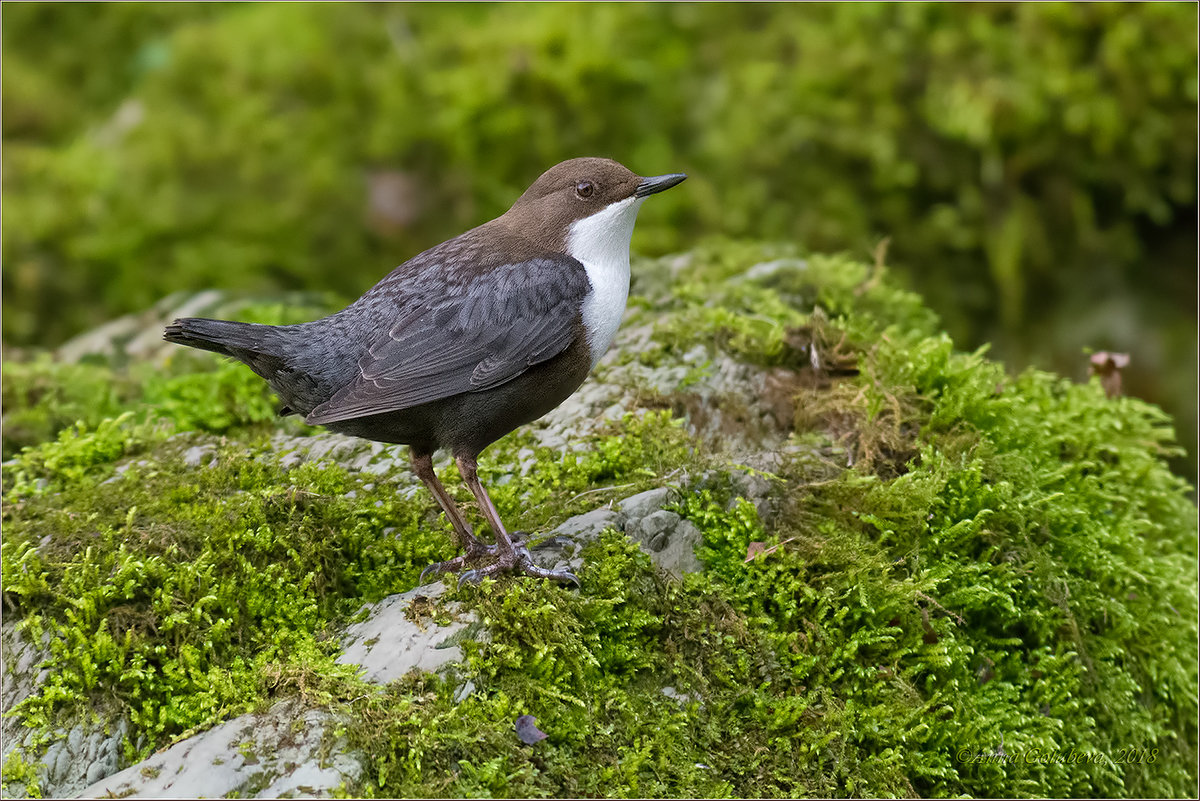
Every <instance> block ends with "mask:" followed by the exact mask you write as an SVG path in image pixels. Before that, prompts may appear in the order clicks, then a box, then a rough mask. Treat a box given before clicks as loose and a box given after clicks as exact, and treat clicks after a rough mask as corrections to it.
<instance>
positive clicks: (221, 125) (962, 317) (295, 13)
mask: <svg viewBox="0 0 1200 801" xmlns="http://www.w3.org/2000/svg"><path fill="white" fill-rule="evenodd" d="M3 15H4V19H3V21H4V55H3V60H4V63H3V66H4V75H3V81H4V83H3V91H4V97H3V125H4V129H3V134H4V138H5V144H6V147H5V149H4V190H3V191H4V201H5V204H4V205H5V216H4V245H3V257H4V264H5V269H4V276H3V288H4V321H3V335H4V341H5V343H6V344H10V345H12V344H17V345H54V344H57V343H59V342H61V341H62V340H64V339H65V338H67V337H69V336H71V335H72V334H75V333H77V332H79V331H81V330H83V329H85V328H87V327H89V326H92V325H94V324H96V323H98V322H100V321H103V320H105V319H108V318H111V317H113V316H115V315H117V314H120V313H123V312H126V311H130V310H133V309H137V308H141V307H144V306H146V305H148V304H150V303H152V302H153V301H155V300H157V299H158V298H159V297H161V296H163V295H165V294H166V293H168V292H169V291H173V290H178V289H200V288H206V287H210V286H222V287H229V288H234V289H243V290H260V289H275V288H278V287H281V286H287V287H295V286H302V287H305V288H311V289H317V290H332V291H334V292H336V293H339V294H340V295H342V296H344V297H345V298H347V299H350V298H352V297H354V296H356V295H357V294H358V293H359V292H360V291H361V290H362V289H363V288H365V287H366V286H368V285H370V284H371V283H372V282H373V281H374V280H376V279H377V278H378V277H379V276H380V275H381V274H382V273H383V272H384V271H385V270H386V269H387V268H388V267H390V266H391V265H394V264H396V263H398V262H400V261H401V260H403V259H405V258H407V257H408V256H410V255H412V254H413V253H414V252H416V251H417V250H419V249H421V248H424V247H427V246H429V245H431V244H433V243H435V242H438V241H440V240H442V239H444V238H446V237H448V236H451V235H453V234H455V233H457V232H459V231H461V230H463V229H464V228H465V227H468V226H470V225H474V224H477V223H478V222H479V221H481V220H484V219H487V218H489V217H491V216H493V215H495V214H497V213H498V212H500V211H502V210H503V209H504V208H506V207H507V205H508V204H509V203H510V202H511V201H512V199H513V198H514V197H515V196H516V194H517V193H518V192H519V191H521V189H523V188H524V187H525V186H526V185H527V184H528V183H529V182H530V181H531V179H532V178H533V177H535V176H536V175H537V174H538V173H539V172H541V171H542V170H543V169H545V168H546V167H548V166H549V165H551V164H553V163H555V162H557V161H559V160H561V159H563V158H567V157H570V156H575V155H580V154H607V155H611V156H613V157H616V158H618V159H620V160H622V161H624V162H626V163H627V164H629V165H630V166H632V167H633V168H634V169H635V170H639V171H643V172H646V173H656V172H667V171H674V170H684V171H687V172H688V173H690V174H691V176H692V178H691V181H690V182H689V184H688V185H687V191H686V192H678V193H669V194H668V195H664V196H663V198H662V199H661V200H660V201H657V202H656V204H655V206H654V208H653V209H647V212H646V214H644V215H643V220H642V222H641V224H640V225H639V231H638V235H637V239H636V242H635V248H637V249H638V250H640V251H642V252H647V253H651V254H654V253H662V252H666V251H669V250H674V249H681V248H684V247H686V246H688V245H690V244H691V243H692V242H694V241H695V240H696V239H697V238H698V237H701V236H704V235H706V234H712V233H723V234H727V235H733V236H752V237H755V238H761V237H769V238H785V239H790V240H795V241H799V242H802V243H804V245H805V246H807V247H809V248H812V249H814V250H822V251H825V250H830V249H846V250H849V251H851V252H853V253H855V254H857V255H860V256H861V255H864V254H866V253H867V252H869V251H870V250H871V249H872V248H874V247H875V245H876V244H877V243H878V242H879V241H880V240H881V239H882V238H883V237H884V236H888V237H890V238H891V251H890V258H891V261H892V262H893V263H895V264H896V265H897V266H898V267H900V268H901V269H902V270H903V271H905V272H906V273H907V275H908V276H909V280H910V281H911V283H912V284H913V285H915V286H916V288H918V289H919V290H920V291H921V292H922V294H924V295H925V296H927V297H928V298H929V300H930V303H931V304H932V305H933V306H934V308H936V309H937V310H938V311H939V313H940V314H941V316H942V317H943V319H944V320H945V321H946V325H947V326H948V328H949V329H950V331H951V333H952V334H953V335H954V336H955V338H956V340H957V341H959V342H960V343H961V344H963V345H965V346H974V345H977V344H979V343H982V342H985V341H993V342H995V344H996V351H995V352H996V353H997V354H998V355H1000V356H1002V357H1006V358H1008V359H1009V360H1010V361H1013V362H1015V363H1017V364H1023V363H1036V364H1039V365H1041V366H1053V367H1056V368H1057V369H1058V370H1059V371H1060V372H1063V373H1065V374H1067V375H1072V376H1075V377H1082V375H1083V372H1084V365H1085V360H1084V358H1083V357H1082V355H1081V348H1083V347H1093V348H1096V349H1114V350H1120V351H1128V352H1130V353H1132V354H1133V361H1132V366H1131V368H1130V371H1129V375H1128V377H1127V382H1126V386H1127V387H1128V388H1131V389H1132V390H1133V391H1135V392H1137V393H1139V394H1141V395H1143V396H1144V397H1148V398H1150V399H1151V400H1155V401H1158V402H1162V403H1164V404H1165V405H1167V406H1168V407H1169V408H1171V409H1172V410H1173V411H1174V412H1175V413H1176V415H1177V416H1179V417H1181V418H1183V419H1184V420H1185V421H1187V422H1186V423H1185V427H1184V429H1183V431H1182V432H1181V433H1182V434H1183V436H1182V438H1183V439H1184V441H1190V440H1192V439H1193V434H1194V427H1193V425H1194V424H1193V423H1192V422H1191V418H1194V416H1195V408H1196V405H1195V388H1196V373H1195V368H1194V367H1193V365H1195V363H1196V314H1195V311H1196V307H1195V304H1194V298H1195V290H1196V255H1197V254H1196V227H1195V219H1196V180H1195V176H1196V168H1197V157H1196V141H1197V126H1196V100H1197V79H1196V68H1197V44H1196V20H1197V16H1196V15H1197V12H1196V6H1195V5H1194V4H1183V3H1179V4H1175V3H1167V4H1029V5H1026V4H1010V5H984V6H980V5H970V6H966V5H949V4H895V5H872V4H845V5H842V4H799V5H790V4H781V5H775V4H766V5H762V4H700V5H691V4H663V5H638V4H633V5H624V4H622V5H616V4H587V5H575V4H561V5H560V4H543V5H537V6H529V5H520V4H513V5H509V4H496V5H453V6H445V5H436V4H401V5H391V4H380V5H373V4H355V5H345V4H337V5H322V4H295V5H294V4H283V5H271V4H262V5H236V4H235V5H224V4H221V5H209V4H132V5H126V4H105V5H87V4H69V3H68V4H16V5H7V6H6V7H5V8H4V11H3ZM1192 459H1193V460H1194V454H1193V456H1192ZM1193 469H1194V468H1193Z"/></svg>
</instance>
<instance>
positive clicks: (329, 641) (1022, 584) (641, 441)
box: [3, 242, 1197, 797]
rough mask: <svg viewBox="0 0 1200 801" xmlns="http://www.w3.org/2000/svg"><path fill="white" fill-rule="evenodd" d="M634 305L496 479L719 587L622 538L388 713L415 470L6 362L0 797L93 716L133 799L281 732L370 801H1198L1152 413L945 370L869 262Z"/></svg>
mask: <svg viewBox="0 0 1200 801" xmlns="http://www.w3.org/2000/svg"><path fill="white" fill-rule="evenodd" d="M634 272H635V285H634V288H633V291H634V295H635V297H634V298H633V299H632V300H631V304H630V312H629V315H628V317H627V320H626V323H625V326H624V327H623V329H622V333H621V334H620V336H619V338H618V341H617V344H616V346H615V347H614V349H613V351H612V352H611V353H610V354H609V355H608V356H607V357H606V359H605V360H604V362H602V364H601V366H600V367H599V368H598V370H597V374H596V376H594V377H593V378H592V379H590V380H589V383H588V384H587V385H585V387H584V388H583V389H582V390H581V391H580V394H579V395H578V396H577V397H576V398H573V399H572V400H571V401H568V403H567V404H564V407H562V408H561V409H560V410H558V411H556V412H555V413H554V414H552V415H551V416H549V417H548V418H547V419H545V420H543V421H539V422H538V423H536V424H533V425H531V426H528V427H526V428H524V429H522V430H520V431H517V432H514V433H513V434H512V435H510V436H509V437H507V438H506V439H505V440H502V441H501V442H500V443H497V445H496V446H494V447H493V448H492V449H490V450H488V451H487V452H485V454H484V459H483V461H484V465H483V468H484V469H483V471H482V472H483V473H484V474H485V481H486V482H487V483H488V485H489V487H491V488H493V497H494V499H495V501H496V503H497V505H498V507H499V508H500V512H501V514H502V515H503V516H504V517H505V519H506V520H507V521H509V523H510V525H512V526H513V528H515V529H525V530H530V531H533V532H536V533H543V534H544V533H545V532H548V531H550V530H551V529H554V528H555V527H556V526H558V525H560V524H561V523H563V521H564V520H566V519H568V518H569V517H571V516H573V515H578V514H583V513H586V512H589V511H592V510H596V509H599V508H601V507H604V506H606V505H608V504H609V503H610V502H614V501H618V500H620V499H622V498H627V497H629V496H632V495H635V494H638V493H641V492H645V491H647V490H651V489H655V488H659V487H665V486H672V487H674V488H675V490H676V491H677V493H678V494H677V495H676V496H674V499H673V502H672V504H671V505H670V506H669V511H671V512H673V513H674V514H676V515H679V516H680V517H682V518H684V519H686V520H688V521H690V522H691V524H692V525H694V526H695V527H696V528H697V529H699V531H700V532H701V535H702V538H703V544H702V545H701V546H700V548H699V549H698V554H697V555H698V556H699V558H700V560H701V562H702V563H703V565H704V569H703V570H702V571H699V572H692V573H687V574H685V575H684V576H683V577H682V578H674V577H671V576H669V575H667V574H665V573H664V572H662V571H660V570H658V569H656V567H655V565H654V562H653V561H652V560H651V558H650V556H649V555H648V554H647V553H645V552H644V551H643V550H642V549H641V548H639V547H638V546H637V545H636V544H635V543H634V542H632V541H631V540H630V539H629V538H628V537H627V536H626V535H625V533H624V532H621V531H614V530H611V529H610V530H608V531H606V532H605V533H603V534H601V535H600V536H599V537H598V538H596V539H595V540H594V541H592V542H591V543H590V544H589V545H587V546H586V548H585V549H584V552H583V558H584V562H583V566H582V568H581V570H580V578H581V580H582V585H583V586H582V588H581V589H580V590H578V591H573V590H567V589H563V588H559V587H555V586H551V585H548V584H543V583H538V582H533V581H527V580H521V581H513V582H508V581H504V582H485V584H484V585H483V586H482V587H478V588H474V587H463V588H451V589H448V590H447V591H446V592H445V593H443V594H442V596H440V597H439V598H438V599H436V600H433V601H430V602H429V603H430V606H429V607H428V609H426V610H425V613H426V614H428V615H430V616H432V617H433V618H434V619H437V617H438V616H439V615H444V614H446V612H445V611H444V609H445V607H443V603H453V604H455V607H454V608H456V609H464V610H469V611H470V613H471V614H473V615H475V616H477V619H478V620H479V621H481V622H482V626H483V629H485V630H486V632H487V636H486V637H476V636H471V637H465V638H463V639H462V640H461V641H458V642H457V643H456V644H457V645H458V646H459V647H460V648H461V649H462V659H461V663H460V664H459V665H458V667H457V668H456V670H455V671H454V672H453V674H445V675H442V674H428V673H420V672H412V673H409V674H407V675H406V676H404V677H403V678H401V679H399V680H395V681H392V682H390V683H388V684H386V685H383V686H382V687H380V686H377V685H374V684H371V683H369V682H367V681H365V680H364V679H363V678H362V677H360V676H358V675H357V674H356V673H355V670H354V667H353V666H350V665H344V664H339V662H338V661H337V659H338V656H339V653H340V649H341V644H340V640H339V636H340V633H341V632H342V631H344V630H345V628H346V627H347V625H349V624H350V622H351V621H352V620H353V619H354V618H355V616H356V614H357V613H358V610H359V609H360V608H361V607H362V606H363V605H364V604H370V603H373V602H377V601H379V600H381V599H383V598H386V597H389V596H392V595H395V594H397V593H402V592H406V591H409V590H411V589H413V588H414V587H415V586H416V585H417V583H418V575H419V573H420V571H421V569H422V568H423V567H424V566H425V565H426V564H428V563H429V562H431V561H435V560H438V559H444V558H447V557H449V556H450V555H452V547H451V540H450V536H449V531H448V526H447V525H446V523H445V521H444V520H443V519H442V518H441V516H440V515H439V514H438V512H437V508H436V506H435V505H434V503H433V501H432V500H431V499H430V498H429V497H428V496H427V495H426V494H425V493H423V492H422V491H420V490H419V489H418V488H417V485H416V483H415V482H414V481H413V479H412V477H411V475H406V474H405V473H404V471H403V470H399V469H398V470H396V471H395V473H394V474H393V473H392V472H391V471H392V467H393V466H394V465H402V464H403V450H402V449H392V448H383V447H381V446H372V445H371V444H368V443H355V442H354V441H352V440H344V439H337V441H334V440H333V439H331V438H329V437H328V435H323V434H320V432H317V431H314V430H312V429H307V428H305V427H303V426H302V425H300V424H298V423H295V422H292V421H287V422H280V421H276V420H274V419H273V418H272V414H271V412H272V410H273V408H274V407H273V399H272V398H271V397H270V395H269V393H268V392H267V391H266V390H265V388H264V387H262V386H261V382H259V381H258V379H257V378H255V377H254V376H253V375H252V374H250V372H249V371H248V370H246V369H245V368H243V367H241V366H239V365H233V364H224V363H221V362H219V361H217V360H216V359H215V358H214V359H211V360H210V359H208V357H207V356H206V355H202V357H203V358H202V359H201V360H196V359H199V358H200V357H192V356H188V357H187V358H183V357H182V356H172V357H171V359H170V361H166V362H163V361H158V362H153V363H136V362H135V363H133V364H129V365H120V364H116V365H115V366H113V365H110V364H104V363H97V364H91V365H87V366H86V370H85V366H81V365H76V364H62V363H59V362H55V361H50V360H42V361H40V362H36V363H34V364H32V365H31V364H17V363H13V364H6V365H5V417H6V422H7V420H8V419H9V416H10V415H16V416H17V417H18V418H19V419H22V420H27V421H36V422H37V423H38V425H40V426H42V428H41V429H38V430H41V431H45V432H46V436H47V439H46V441H44V442H40V443H38V444H34V445H32V446H30V447H26V448H25V449H24V450H22V451H21V452H20V453H18V454H17V455H16V456H14V457H13V458H11V459H10V460H9V461H7V462H5V464H4V492H5V498H4V499H5V504H4V529H5V530H4V541H3V579H4V604H5V613H6V620H7V621H16V625H17V626H18V628H19V629H20V633H21V636H22V637H23V638H24V639H25V640H26V641H28V642H44V643H45V648H44V651H43V653H44V657H45V660H44V664H45V667H46V669H47V672H46V674H45V676H44V677H43V678H42V680H41V681H40V682H30V683H29V684H30V685H31V691H30V694H29V695H28V697H26V698H24V700H19V702H17V701H16V700H14V701H13V702H12V703H14V704H15V706H14V708H12V709H9V710H8V711H9V712H10V713H11V715H12V718H11V719H10V721H8V723H6V731H8V727H9V726H15V725H16V724H17V723H20V724H22V727H23V729H24V731H25V732H26V733H27V736H26V738H25V742H24V744H22V745H20V746H19V747H18V748H16V749H10V750H8V751H6V758H5V768H4V781H5V787H6V792H7V793H14V794H19V793H21V792H28V793H34V792H36V791H43V792H50V793H52V792H54V789H55V788H54V787H50V786H48V785H47V783H46V781H45V777H46V775H47V772H46V770H44V769H40V768H38V767H37V763H38V762H39V760H42V759H44V757H45V754H46V752H47V750H48V748H50V747H52V745H53V743H54V741H56V740H58V739H61V738H62V737H63V736H64V734H63V733H65V732H66V731H67V730H69V729H70V728H71V727H72V726H74V725H77V724H78V722H79V721H87V720H92V721H94V720H101V721H114V720H123V721H127V723H128V733H127V735H126V736H125V738H124V740H123V742H124V751H123V755H122V765H127V764H132V763H134V762H136V761H137V760H138V759H140V758H143V757H145V756H147V755H148V754H150V753H151V752H152V751H155V750H157V749H160V748H162V747H163V746H166V745H168V744H170V743H172V742H174V741H177V740H179V739H181V738H183V737H186V736H189V735H192V734H195V733H197V732H201V731H204V730H207V729H210V728H212V727H214V726H216V725H218V724H220V723H222V722H225V721H229V720H232V719H234V718H236V717H238V716H239V715H242V714H248V713H259V714H261V713H263V712H264V710H267V709H270V708H272V707H273V706H274V705H275V704H277V703H280V702H282V701H288V702H291V701H299V702H300V703H301V704H302V705H303V706H305V707H308V708H317V709H320V710H322V711H323V712H325V713H328V715H329V716H330V717H329V719H330V720H336V721H340V723H339V724H338V725H337V726H336V727H333V728H332V729H331V731H330V734H329V737H330V738H331V739H330V741H329V742H330V748H333V747H334V745H333V743H335V742H336V743H338V745H337V748H340V749H344V751H345V752H346V753H352V754H353V755H354V756H355V759H357V760H359V763H360V764H361V765H362V766H363V770H362V771H361V773H360V774H357V776H356V778H353V779H352V780H350V781H349V782H348V783H347V784H346V785H345V786H344V787H343V788H342V789H343V790H344V791H345V792H346V793H348V794H350V795H366V796H390V797H396V796H591V795H597V796H598V795H604V796H651V797H653V796H697V797H715V796H722V797H724V796H731V795H732V796H750V797H759V796H809V795H819V796H826V795H838V796H844V795H864V796H872V795H921V796H949V795H985V796H986V795H992V796H996V795H1004V796H1012V795H1020V796H1083V795H1088V796H1141V795H1166V796H1173V795H1186V794H1188V793H1190V792H1192V791H1193V789H1194V787H1195V783H1196V779H1197V777H1196V753H1197V751H1196V748H1197V743H1196V730H1195V725H1194V724H1195V719H1196V715H1197V699H1196V686H1197V647H1196V641H1197V620H1196V609H1197V596H1196V585H1197V570H1196V560H1197V552H1196V534H1197V531H1196V508H1195V506H1194V505H1193V503H1192V502H1191V501H1190V500H1189V499H1188V490H1189V488H1188V487H1187V486H1186V484H1185V483H1184V482H1182V481H1181V480H1180V479H1179V478H1177V477H1176V476H1174V475H1173V474H1172V473H1171V472H1170V471H1169V470H1168V469H1167V467H1166V465H1165V461H1164V460H1165V458H1166V457H1168V456H1170V455H1171V454H1172V453H1174V452H1175V451H1176V446H1175V445H1174V443H1173V434H1172V430H1171V422H1170V420H1169V419H1168V418H1167V417H1166V416H1165V415H1164V414H1163V413H1162V412H1161V411H1159V410H1158V409H1157V408H1155V407H1153V406H1150V405H1148V404H1145V403H1143V402H1140V401H1138V400H1135V399H1131V398H1113V399H1110V398H1107V397H1106V396H1105V394H1104V392H1103V391H1102V389H1101V388H1100V387H1099V385H1098V384H1096V383H1090V384H1085V385H1079V384H1072V383H1071V382H1069V381H1066V380H1064V379H1061V378H1059V377H1056V376H1053V375H1050V374H1047V373H1043V372H1038V371H1026V372H1023V373H1021V374H1019V375H1015V376H1012V375H1008V374H1007V373H1006V372H1005V371H1004V368H1003V366H1002V365H1000V364H997V363H994V362H991V361H989V360H988V359H987V358H986V357H985V355H984V353H982V352H977V353H961V352H957V351H955V350H954V348H953V345H952V343H951V342H950V340H949V339H948V338H947V337H946V336H945V335H943V334H940V333H939V332H938V323H937V321H936V319H935V318H934V317H933V315H932V314H931V313H930V312H929V311H928V310H927V309H926V308H925V307H924V306H923V304H922V303H921V301H920V299H919V298H917V297H916V296H914V295H912V294H910V293H907V292H904V291H901V290H899V289H897V288H896V287H895V286H894V285H893V284H892V283H891V280H890V278H889V277H888V274H887V271H886V270H885V269H884V268H883V267H882V265H866V264H860V263H857V262H855V261H853V260H850V259H847V258H844V257H829V256H810V257H808V258H806V259H800V258H798V257H797V255H796V253H795V252H794V251H793V250H792V249H790V248H788V247H784V246H764V245H758V244H750V243H736V242H711V243H709V244H707V245H704V246H702V247H700V248H698V249H697V250H695V251H692V252H690V253H688V254H684V255H682V256H675V257H668V258H664V259H660V260H657V261H642V262H640V263H635V267H634ZM267 318H268V319H274V318H271V315H267ZM118 361H119V360H118ZM85 373H86V375H85ZM33 384H36V386H37V387H39V388H40V389H39V391H30V386H31V385H33ZM114 387H117V388H119V391H114V389H113V388H114ZM214 388H215V389H214ZM73 417H78V418H80V419H81V420H82V422H80V423H79V424H78V425H76V424H74V421H73V419H72V418H73ZM69 419H71V420H72V422H71V424H70V425H64V423H65V422H66V421H67V420H69ZM281 426H284V428H283V430H282V431H281V430H280V427H281ZM56 428H57V429H59V430H58V431H57V433H56V434H52V433H51V432H53V431H54V430H55V429H56ZM314 435H319V436H314ZM51 437H53V438H51ZM447 468H448V465H446V463H443V465H442V469H447ZM450 470H452V468H451V469H450ZM446 478H447V480H448V484H449V485H450V486H451V487H452V491H453V492H454V493H455V494H456V497H458V498H459V499H460V500H463V501H465V500H466V499H467V497H468V496H467V493H466V491H465V490H462V489H461V488H460V487H459V486H458V484H457V481H455V480H453V479H454V478H455V477H454V476H453V475H452V472H451V473H450V474H448V475H447V476H446ZM752 484H753V485H754V486H758V487H760V488H761V487H765V488H766V489H765V490H762V492H761V493H758V494H755V493H753V492H749V490H748V487H750V486H751V485H752ZM748 495H749V496H751V497H749V498H747V497H745V496H748ZM477 517H478V516H477V515H473V518H477ZM443 599H444V601H443ZM439 610H441V611H439ZM6 636H7V635H6ZM467 683H469V684H470V687H471V691H470V692H463V687H464V686H466V684H467ZM5 702H6V704H8V703H10V700H9V697H8V695H6V696H5ZM526 714H529V715H533V716H535V717H536V719H537V724H536V725H537V727H538V728H539V729H541V730H543V731H544V732H546V733H547V735H548V737H547V738H546V739H544V740H542V741H540V742H538V743H536V744H534V745H525V744H524V743H522V741H521V740H520V739H518V737H517V736H516V733H515V732H514V728H513V727H514V721H515V720H516V719H517V718H518V717H519V716H521V715H526ZM5 747H6V749H8V748H9V745H8V744H7V743H6V746H5ZM239 792H240V791H239Z"/></svg>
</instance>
